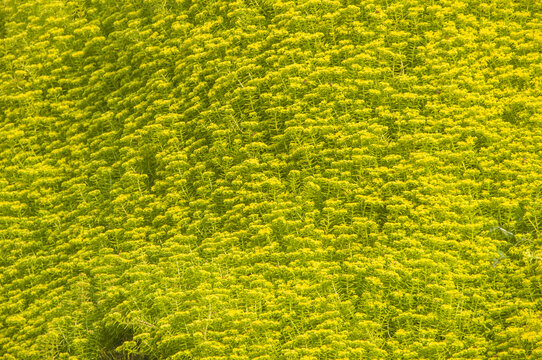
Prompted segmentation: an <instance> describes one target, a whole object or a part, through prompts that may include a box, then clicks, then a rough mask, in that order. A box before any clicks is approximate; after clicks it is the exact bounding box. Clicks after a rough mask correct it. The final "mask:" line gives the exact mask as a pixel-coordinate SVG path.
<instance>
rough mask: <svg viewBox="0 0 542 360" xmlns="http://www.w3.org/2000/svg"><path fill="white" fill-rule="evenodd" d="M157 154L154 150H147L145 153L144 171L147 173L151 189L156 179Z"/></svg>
mask: <svg viewBox="0 0 542 360" xmlns="http://www.w3.org/2000/svg"><path fill="white" fill-rule="evenodd" d="M156 164H157V163H156V156H155V154H154V153H153V152H149V151H147V152H145V154H144V155H143V173H144V174H145V175H147V184H148V187H149V190H150V189H152V187H153V186H154V183H155V181H156V166H157V165H156Z"/></svg>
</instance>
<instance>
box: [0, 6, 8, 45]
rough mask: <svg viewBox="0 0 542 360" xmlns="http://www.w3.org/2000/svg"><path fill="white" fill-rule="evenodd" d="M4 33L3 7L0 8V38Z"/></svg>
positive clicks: (5, 33)
mask: <svg viewBox="0 0 542 360" xmlns="http://www.w3.org/2000/svg"><path fill="white" fill-rule="evenodd" d="M6 35H7V30H6V14H5V10H4V9H0V39H4V38H5V37H6Z"/></svg>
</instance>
